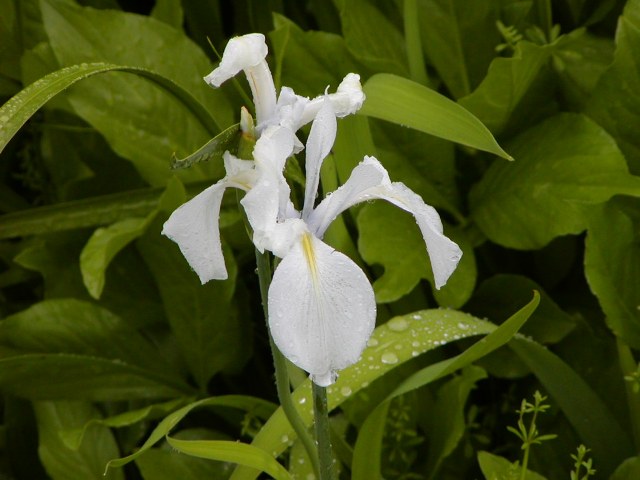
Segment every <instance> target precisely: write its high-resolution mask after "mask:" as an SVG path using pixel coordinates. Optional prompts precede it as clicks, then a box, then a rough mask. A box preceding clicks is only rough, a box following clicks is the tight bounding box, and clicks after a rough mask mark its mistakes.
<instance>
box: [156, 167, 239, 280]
mask: <svg viewBox="0 0 640 480" xmlns="http://www.w3.org/2000/svg"><path fill="white" fill-rule="evenodd" d="M227 186H228V184H227V182H226V181H224V180H222V181H220V182H218V183H216V184H215V185H212V186H211V187H209V188H207V189H206V190H204V191H203V192H201V193H200V194H199V195H197V196H195V197H194V198H192V199H191V200H189V201H188V202H186V203H184V204H182V205H181V206H180V207H179V208H178V209H177V210H175V211H174V212H173V213H172V214H171V216H170V217H169V219H168V220H167V221H166V222H165V223H164V226H163V228H162V234H163V235H166V236H167V237H169V238H170V239H171V240H173V241H174V242H176V243H177V244H178V246H179V247H180V251H181V252H182V254H183V255H184V257H185V258H186V259H187V262H189V265H191V268H193V269H194V270H195V272H196V273H197V274H198V277H200V281H201V282H202V283H203V284H205V283H207V282H208V281H209V280H224V279H226V278H227V268H226V267H225V264H224V257H223V255H222V244H221V243H220V231H219V229H218V218H219V216H220V204H221V202H222V195H223V193H224V190H225V188H227Z"/></svg>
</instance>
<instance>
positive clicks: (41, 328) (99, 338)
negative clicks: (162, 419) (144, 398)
mask: <svg viewBox="0 0 640 480" xmlns="http://www.w3.org/2000/svg"><path fill="white" fill-rule="evenodd" d="M0 344H2V345H5V346H7V347H10V348H15V349H18V350H22V351H25V352H29V353H69V354H77V355H87V356H93V357H101V358H104V359H111V360H117V361H121V362H123V363H125V364H130V365H132V366H138V367H142V368H145V369H148V370H150V371H156V372H157V373H162V374H168V373H170V372H171V369H170V367H169V365H168V364H167V363H166V362H165V361H164V359H163V358H162V355H161V352H160V351H159V350H158V349H157V348H156V347H155V346H154V345H153V344H152V343H151V342H149V340H147V339H146V338H145V337H143V336H142V335H141V334H140V333H138V332H137V331H136V330H134V329H133V328H132V327H131V326H130V325H129V324H128V323H127V322H125V321H123V320H122V319H121V318H119V317H118V316H116V315H114V314H113V313H111V312H109V311H108V310H105V309H104V308H102V307H99V306H97V305H94V304H91V303H88V302H81V301H78V300H73V299H59V300H46V301H43V302H40V303H36V304H35V305H33V306H31V307H29V308H28V309H26V310H23V311H21V312H19V313H16V314H14V315H12V316H10V317H7V318H5V319H4V320H3V321H2V322H0ZM173 374H174V375H176V373H175V372H173ZM176 380H179V377H177V376H176Z"/></svg>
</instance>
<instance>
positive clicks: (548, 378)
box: [509, 339, 633, 477]
mask: <svg viewBox="0 0 640 480" xmlns="http://www.w3.org/2000/svg"><path fill="white" fill-rule="evenodd" d="M509 347H510V348H511V349H513V351H514V352H516V353H517V354H518V356H519V357H520V359H521V360H522V361H523V362H524V363H526V364H527V366H528V367H529V368H530V369H531V371H532V372H533V373H534V375H535V376H536V377H538V380H539V381H540V383H541V384H542V385H543V387H544V390H545V391H547V392H549V395H550V396H551V397H552V398H553V400H554V402H555V403H557V404H558V406H559V407H560V409H561V410H562V412H563V413H564V415H565V416H566V418H567V420H569V422H570V423H571V425H572V426H573V428H574V429H575V430H576V432H577V433H578V435H580V438H581V440H582V443H584V444H585V445H588V446H589V448H590V449H591V450H592V452H593V456H594V458H597V459H598V474H599V475H603V476H604V477H606V476H608V475H609V474H611V473H612V472H613V470H614V469H615V467H616V466H617V465H618V464H619V463H620V462H621V461H622V460H624V459H625V458H627V457H628V456H630V455H631V454H632V452H633V448H632V443H631V440H630V438H629V436H628V435H627V433H626V432H625V431H624V430H623V429H622V428H621V426H620V424H618V422H617V421H616V419H615V417H614V416H613V414H612V412H611V411H610V410H609V409H608V408H607V406H606V405H605V404H604V403H603V401H602V400H601V399H600V397H598V396H597V395H596V394H595V393H594V391H593V390H592V389H591V387H590V386H589V385H588V384H587V383H586V382H585V381H584V380H583V379H582V378H581V377H580V376H578V374H577V373H576V372H575V371H574V370H573V369H572V368H571V367H570V366H569V365H567V364H566V363H565V362H564V361H562V359H560V358H559V357H558V356H556V355H555V354H553V353H552V352H550V351H549V350H547V349H546V348H544V347H542V346H541V345H539V344H537V343H535V342H533V341H530V340H524V339H518V340H517V341H515V342H511V343H510V344H509ZM612 439H615V442H613V441H611V440H612Z"/></svg>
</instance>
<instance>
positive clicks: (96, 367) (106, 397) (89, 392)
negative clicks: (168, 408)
mask: <svg viewBox="0 0 640 480" xmlns="http://www.w3.org/2000/svg"><path fill="white" fill-rule="evenodd" d="M0 389H2V390H3V391H5V392H8V393H11V394H13V395H16V396H19V397H25V398H29V399H32V400H93V401H115V400H132V399H145V398H146V399H156V398H172V397H178V396H182V395H185V394H186V395H192V394H193V393H194V392H193V390H192V389H191V387H189V386H188V385H186V384H185V383H183V382H180V381H176V379H175V377H172V376H167V375H163V374H159V373H157V372H153V371H149V370H144V369H142V368H140V367H137V366H133V365H128V364H126V363H124V362H122V361H121V360H110V359H105V358H97V357H90V356H86V355H71V354H64V353H59V354H28V355H16V356H12V357H5V358H2V359H0Z"/></svg>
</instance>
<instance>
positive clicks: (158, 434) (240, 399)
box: [106, 395, 274, 471]
mask: <svg viewBox="0 0 640 480" xmlns="http://www.w3.org/2000/svg"><path fill="white" fill-rule="evenodd" d="M206 406H209V407H211V406H213V407H216V406H220V407H231V408H237V409H240V410H244V411H246V412H249V413H251V414H252V415H256V416H257V417H258V418H264V417H265V416H268V415H270V414H271V413H272V412H273V408H274V405H273V404H272V403H270V402H267V401H266V400H262V399H260V398H255V397H248V396H243V395H226V396H221V397H211V398H204V399H202V400H198V401H197V402H194V403H191V404H189V405H186V406H184V407H182V408H181V409H180V410H177V411H175V412H173V413H172V414H170V415H168V416H167V417H165V418H164V419H163V420H162V421H161V422H160V423H159V424H158V426H157V427H156V428H155V429H154V430H153V431H152V432H151V435H149V438H147V440H146V441H145V442H144V444H143V445H142V446H141V447H140V448H139V449H138V450H136V451H135V453H132V454H131V455H128V456H126V457H122V458H117V459H114V460H110V461H109V463H107V470H106V471H108V470H109V469H110V468H113V467H121V466H123V465H126V464H127V463H129V462H131V461H132V460H135V459H136V458H138V457H139V456H140V455H142V454H143V453H145V452H146V451H147V450H149V449H150V448H151V447H153V446H154V445H155V444H156V443H158V442H159V441H160V440H162V439H163V438H164V437H165V436H166V435H168V434H169V432H171V430H172V429H173V428H174V427H175V426H176V425H177V424H178V423H179V422H180V421H181V420H182V419H183V418H184V417H185V416H186V415H187V414H188V413H189V412H191V411H192V410H193V409H195V408H198V407H206Z"/></svg>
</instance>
